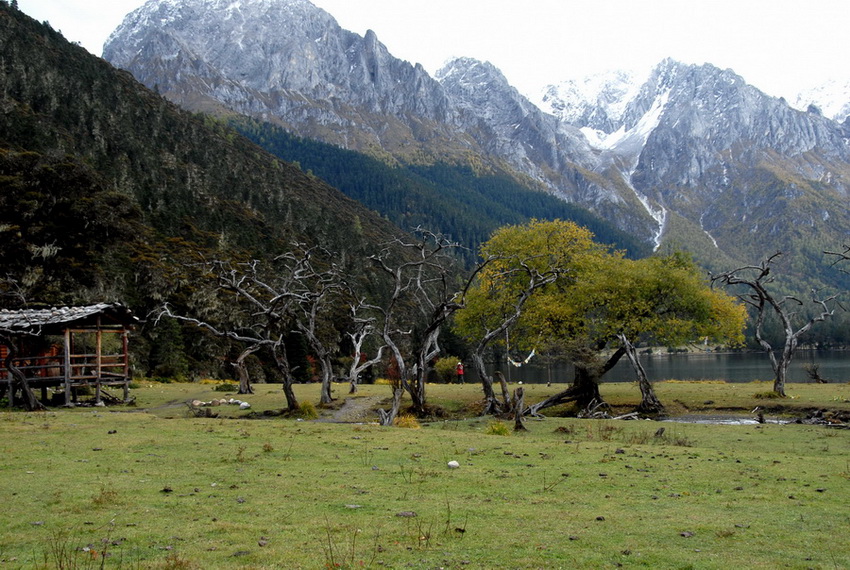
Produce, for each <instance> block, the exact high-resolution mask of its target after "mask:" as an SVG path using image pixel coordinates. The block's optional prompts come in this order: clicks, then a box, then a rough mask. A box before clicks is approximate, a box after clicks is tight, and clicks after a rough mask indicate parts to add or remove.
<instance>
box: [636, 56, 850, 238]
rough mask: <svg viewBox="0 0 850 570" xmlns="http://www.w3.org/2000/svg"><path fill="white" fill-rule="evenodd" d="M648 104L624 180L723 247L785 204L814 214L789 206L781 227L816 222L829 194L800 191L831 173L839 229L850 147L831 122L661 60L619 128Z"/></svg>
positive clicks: (730, 77)
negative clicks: (649, 122) (653, 117)
mask: <svg viewBox="0 0 850 570" xmlns="http://www.w3.org/2000/svg"><path fill="white" fill-rule="evenodd" d="M653 108H654V109H656V110H657V113H658V119H657V125H656V126H655V128H653V129H652V131H651V133H650V134H649V135H648V136H647V137H646V142H645V144H644V146H643V148H642V150H641V152H640V155H639V159H638V162H637V164H636V165H635V169H634V171H633V172H632V174H631V183H632V186H633V187H634V188H635V189H636V191H637V192H639V193H641V194H643V195H645V196H647V197H649V198H650V199H651V200H653V201H654V202H655V203H656V204H658V205H659V206H661V207H663V208H665V209H667V210H670V211H673V212H676V213H677V214H678V215H680V216H683V217H685V218H687V219H689V220H691V221H692V222H698V223H699V225H700V227H701V229H703V230H704V231H706V232H708V233H709V235H711V236H713V237H714V238H715V239H719V240H721V241H723V242H725V246H726V247H733V246H734V245H738V244H739V242H740V236H739V232H740V231H741V230H742V229H743V228H745V227H747V220H750V221H752V219H753V218H754V217H756V218H758V217H764V218H775V217H777V216H779V214H780V210H781V209H782V208H785V207H787V206H791V203H793V202H797V203H798V206H799V205H802V204H804V203H806V204H807V207H813V208H814V209H815V210H817V212H816V213H808V214H806V215H804V216H802V217H800V216H797V215H794V212H793V210H794V206H791V207H790V209H788V210H787V211H786V212H785V214H787V215H786V216H785V218H786V220H787V223H789V224H808V225H811V224H817V223H818V220H820V222H822V221H823V218H824V217H828V216H827V214H826V211H827V209H831V206H830V205H829V203H830V202H832V200H830V199H827V200H823V199H822V197H823V193H822V190H818V191H815V189H814V188H807V187H809V186H811V184H810V183H811V182H813V181H822V180H826V179H831V183H830V185H831V192H830V194H831V198H834V199H837V200H838V202H837V204H836V206H837V208H836V209H834V211H833V212H832V215H833V216H836V215H837V218H838V219H839V220H840V219H842V218H843V224H845V225H844V227H845V228H846V227H848V226H847V225H846V223H847V221H848V219H850V218H848V217H847V209H846V207H844V206H843V203H842V202H843V200H841V198H842V197H843V198H846V193H847V188H848V186H847V184H848V182H850V178H848V174H850V169H848V164H850V152H848V145H847V140H846V139H845V138H844V134H843V132H842V130H841V129H840V128H839V126H838V125H837V124H836V123H834V122H833V121H830V120H827V119H825V118H823V117H821V116H818V115H813V114H810V113H801V112H799V111H796V110H794V109H792V108H791V107H789V106H788V105H787V104H785V102H784V101H781V100H779V99H775V98H773V97H769V96H767V95H765V94H764V93H762V92H760V91H759V90H757V89H756V88H754V87H752V86H749V85H747V84H746V82H745V81H744V80H743V78H741V77H740V76H738V75H735V74H734V73H733V72H732V71H731V70H725V71H724V70H719V69H717V68H715V67H713V66H710V65H703V66H686V65H682V64H679V63H676V62H673V61H669V60H668V61H665V62H663V63H662V64H661V65H660V66H659V67H658V68H657V69H656V70H655V71H654V72H653V74H652V76H651V77H650V79H649V81H648V82H647V83H645V84H644V86H643V87H642V89H641V91H640V93H639V95H638V96H637V97H636V98H635V99H634V100H633V101H631V102H630V103H629V105H628V106H627V108H626V112H625V114H624V117H623V125H622V126H623V128H625V129H626V130H627V131H628V130H629V129H632V128H634V127H635V125H638V124H639V123H640V121H641V120H642V118H643V117H645V116H646V115H647V113H649V112H652V109H653ZM812 200H814V202H812ZM789 201H790V203H789ZM816 204H817V205H816ZM834 220H835V218H834ZM753 227H755V226H752V225H750V229H752V228H753Z"/></svg>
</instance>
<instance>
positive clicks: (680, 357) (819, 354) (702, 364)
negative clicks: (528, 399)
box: [496, 351, 850, 383]
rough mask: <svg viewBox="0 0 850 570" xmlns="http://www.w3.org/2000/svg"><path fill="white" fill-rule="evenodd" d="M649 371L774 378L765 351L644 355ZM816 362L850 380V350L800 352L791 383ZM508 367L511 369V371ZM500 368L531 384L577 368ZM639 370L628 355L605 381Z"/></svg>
mask: <svg viewBox="0 0 850 570" xmlns="http://www.w3.org/2000/svg"><path fill="white" fill-rule="evenodd" d="M641 363H642V364H643V367H644V369H645V370H646V374H647V376H648V377H649V379H650V380H651V381H656V380H725V381H727V382H752V381H753V380H772V379H773V371H772V369H771V367H770V360H769V359H768V357H767V355H766V354H764V353H757V352H754V353H713V352H711V353H688V354H658V355H643V356H641ZM811 364H816V365H818V367H819V372H820V375H821V377H822V378H825V379H827V380H829V381H830V382H848V381H850V351H798V352H797V354H796V355H795V356H794V360H792V361H791V368H790V369H789V371H788V376H789V377H788V381H789V382H811V379H810V378H809V376H808V374H807V373H806V370H805V366H806V365H811ZM508 368H510V369H509V370H508ZM496 369H500V370H501V371H502V373H503V374H505V376H506V377H509V379H510V380H511V381H512V382H517V381H520V380H521V381H523V382H530V383H540V382H547V381H548V380H551V381H552V382H571V381H572V379H573V367H572V365H570V364H566V363H563V362H552V363H551V364H547V362H546V359H545V357H539V358H538V357H535V358H533V359H532V360H531V361H530V362H529V363H528V364H524V365H523V366H521V367H519V368H517V367H514V366H510V367H508V366H506V364H505V363H501V366H499V367H496ZM634 380H635V373H634V371H633V370H632V367H631V365H629V362H628V360H627V359H626V358H625V357H624V358H623V359H621V360H620V362H618V363H617V366H615V367H614V369H613V370H611V372H609V373H608V374H606V375H605V378H604V381H605V382H633V381H634Z"/></svg>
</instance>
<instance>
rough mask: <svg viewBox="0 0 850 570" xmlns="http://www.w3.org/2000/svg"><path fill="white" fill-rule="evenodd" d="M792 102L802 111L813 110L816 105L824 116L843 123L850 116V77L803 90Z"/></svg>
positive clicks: (793, 105)
mask: <svg viewBox="0 0 850 570" xmlns="http://www.w3.org/2000/svg"><path fill="white" fill-rule="evenodd" d="M790 104H791V106H792V107H794V108H795V109H799V110H800V111H812V110H813V109H811V107H812V106H814V107H815V108H817V110H818V111H820V113H821V114H822V115H823V116H824V117H827V118H829V119H832V120H834V121H838V122H839V123H842V122H844V121H845V120H846V119H847V117H848V116H850V79H848V80H844V81H839V80H835V79H833V80H830V81H828V82H826V83H824V84H822V85H819V86H817V87H813V88H811V89H806V90H805V91H801V92H800V93H799V94H798V95H797V97H796V98H795V99H794V100H793V101H791V103H790Z"/></svg>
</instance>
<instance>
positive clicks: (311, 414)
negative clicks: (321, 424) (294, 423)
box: [298, 400, 319, 420]
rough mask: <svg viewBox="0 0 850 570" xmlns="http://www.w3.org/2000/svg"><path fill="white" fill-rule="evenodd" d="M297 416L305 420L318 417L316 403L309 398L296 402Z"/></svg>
mask: <svg viewBox="0 0 850 570" xmlns="http://www.w3.org/2000/svg"><path fill="white" fill-rule="evenodd" d="M298 417H300V418H302V419H305V420H316V419H319V412H318V410H316V405H315V404H314V403H313V402H311V401H309V400H305V401H304V402H301V403H300V404H298Z"/></svg>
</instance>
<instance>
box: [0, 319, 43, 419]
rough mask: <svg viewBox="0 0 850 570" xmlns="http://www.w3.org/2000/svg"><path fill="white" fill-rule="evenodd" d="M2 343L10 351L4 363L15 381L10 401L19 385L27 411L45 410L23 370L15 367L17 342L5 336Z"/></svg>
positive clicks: (12, 384)
mask: <svg viewBox="0 0 850 570" xmlns="http://www.w3.org/2000/svg"><path fill="white" fill-rule="evenodd" d="M0 342H2V343H3V344H4V345H6V347H7V348H8V350H9V352H8V354H7V355H6V360H5V362H4V365H5V367H6V370H8V371H9V372H10V373H11V374H12V379H13V381H12V382H11V383H10V385H9V401H10V402H11V401H12V396H13V395H14V393H15V390H16V389H17V388H16V387H15V385H16V384H17V385H19V386H20V387H21V392H22V393H23V396H24V406H25V407H26V408H27V410H29V411H31V412H32V411H39V410H43V409H45V408H44V404H42V403H41V402H40V401H39V400H38V398H36V397H35V394H34V393H33V391H32V388H30V384H29V382H28V381H27V377H26V375H25V374H24V373H23V372H21V370H20V369H19V368H18V367H17V366H15V358H16V357H17V355H18V347H17V345H16V344H15V342H14V341H13V340H12V339H11V338H8V337H5V336H4V337H2V338H0Z"/></svg>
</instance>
